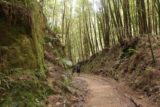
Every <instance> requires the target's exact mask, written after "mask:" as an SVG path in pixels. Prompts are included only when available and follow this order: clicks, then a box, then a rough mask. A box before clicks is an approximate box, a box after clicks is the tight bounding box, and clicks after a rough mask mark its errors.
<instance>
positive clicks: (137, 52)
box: [82, 36, 160, 105]
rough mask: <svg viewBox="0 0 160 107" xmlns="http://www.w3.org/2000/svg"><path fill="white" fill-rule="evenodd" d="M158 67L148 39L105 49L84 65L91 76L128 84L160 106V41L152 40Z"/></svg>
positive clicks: (154, 38)
mask: <svg viewBox="0 0 160 107" xmlns="http://www.w3.org/2000/svg"><path fill="white" fill-rule="evenodd" d="M151 38H152V46H153V51H154V55H155V58H156V63H155V64H154V63H153V60H152V56H151V50H150V45H149V42H148V37H147V36H143V37H136V38H134V39H133V40H131V41H124V44H123V45H122V46H120V45H117V46H114V47H111V48H110V49H104V50H103V51H102V52H99V53H97V54H95V55H93V56H92V57H91V58H90V59H89V60H87V61H84V62H82V65H83V66H82V69H83V70H84V71H86V72H89V73H94V74H98V75H102V76H108V77H112V78H114V79H115V80H120V81H122V80H124V81H125V82H126V83H127V84H128V85H129V86H130V87H132V89H134V90H137V91H140V92H143V93H144V94H145V95H146V96H148V97H149V98H150V99H152V101H154V102H155V103H157V104H158V105H160V53H159V52H160V43H159V41H160V39H159V36H151Z"/></svg>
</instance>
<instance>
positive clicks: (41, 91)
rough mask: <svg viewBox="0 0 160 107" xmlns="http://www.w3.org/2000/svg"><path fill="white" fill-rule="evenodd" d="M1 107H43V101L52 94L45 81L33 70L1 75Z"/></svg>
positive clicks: (18, 70)
mask: <svg viewBox="0 0 160 107" xmlns="http://www.w3.org/2000/svg"><path fill="white" fill-rule="evenodd" d="M0 80H1V82H0V92H1V95H2V96H1V97H0V99H1V100H0V105H1V107H41V106H42V105H43V104H42V101H43V100H44V99H46V98H47V96H48V95H50V94H52V90H51V89H50V88H49V87H48V85H47V84H46V83H45V81H42V80H40V79H39V78H38V77H37V76H36V74H34V72H33V70H28V71H23V70H20V69H15V70H12V71H6V74H4V73H0Z"/></svg>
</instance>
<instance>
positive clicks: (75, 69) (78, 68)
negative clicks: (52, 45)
mask: <svg viewBox="0 0 160 107" xmlns="http://www.w3.org/2000/svg"><path fill="white" fill-rule="evenodd" d="M75 72H76V73H77V74H78V75H80V72H81V68H80V64H77V65H75V66H74V67H73V70H72V75H74V73H75Z"/></svg>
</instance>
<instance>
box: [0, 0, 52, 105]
mask: <svg viewBox="0 0 160 107" xmlns="http://www.w3.org/2000/svg"><path fill="white" fill-rule="evenodd" d="M2 2H3V3H2ZM1 3H2V4H1ZM0 5H5V6H8V5H9V6H10V5H13V7H19V6H20V7H21V9H22V10H23V9H24V10H25V11H26V10H27V14H28V19H25V20H22V22H24V21H26V22H24V23H20V24H19V22H16V21H15V20H16V19H14V18H11V17H10V15H9V16H5V15H6V14H0V107H41V106H42V104H41V101H42V100H44V99H45V98H46V97H47V96H48V95H49V94H51V90H50V88H49V87H48V86H47V84H46V81H45V72H44V71H45V70H44V53H43V52H44V49H43V42H44V41H43V35H44V32H43V29H44V26H45V22H44V16H43V14H42V13H41V12H40V11H41V7H40V5H39V4H38V3H37V1H36V0H3V1H0ZM5 6H4V7H5ZM2 8H3V7H2ZM0 9H1V8H0ZM12 9H13V10H12V11H14V12H21V10H18V11H17V10H14V9H15V8H12ZM16 9H18V8H16ZM0 12H1V13H4V12H3V10H0ZM21 13H23V11H22V12H21ZM25 14H26V13H25ZM24 17H25V16H20V19H18V21H20V20H21V19H23V18H24ZM6 18H8V19H6ZM16 18H18V17H16ZM27 20H28V21H27ZM30 20H31V21H30ZM13 22H15V23H13ZM28 29H31V30H28ZM28 31H30V32H28Z"/></svg>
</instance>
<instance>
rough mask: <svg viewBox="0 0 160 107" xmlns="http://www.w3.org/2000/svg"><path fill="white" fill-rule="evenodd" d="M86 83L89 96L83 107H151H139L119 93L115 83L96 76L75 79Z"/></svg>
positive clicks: (83, 76) (82, 76)
mask: <svg viewBox="0 0 160 107" xmlns="http://www.w3.org/2000/svg"><path fill="white" fill-rule="evenodd" d="M76 78H77V79H81V80H83V81H86V83H87V84H88V90H89V94H88V96H87V101H86V104H85V107H151V106H150V105H149V106H146V105H145V106H139V105H137V104H136V103H135V102H134V101H132V99H129V98H127V97H126V96H125V94H124V93H122V92H119V91H118V89H117V87H116V85H115V82H114V81H112V80H111V79H104V78H102V77H98V76H93V75H92V76H91V75H81V76H80V77H76Z"/></svg>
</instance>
